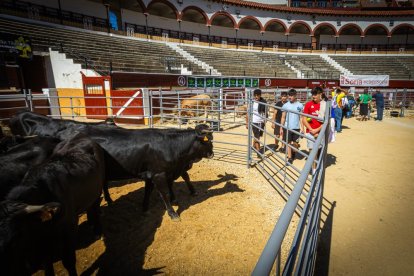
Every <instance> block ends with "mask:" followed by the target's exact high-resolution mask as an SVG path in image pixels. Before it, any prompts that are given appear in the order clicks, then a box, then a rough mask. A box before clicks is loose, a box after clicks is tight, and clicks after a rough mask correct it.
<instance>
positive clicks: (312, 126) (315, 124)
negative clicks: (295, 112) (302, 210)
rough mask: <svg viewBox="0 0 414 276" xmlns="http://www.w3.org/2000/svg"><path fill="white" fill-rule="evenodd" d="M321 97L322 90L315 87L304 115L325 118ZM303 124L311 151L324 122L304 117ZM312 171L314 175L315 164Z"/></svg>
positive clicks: (304, 109)
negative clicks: (322, 112)
mask: <svg viewBox="0 0 414 276" xmlns="http://www.w3.org/2000/svg"><path fill="white" fill-rule="evenodd" d="M321 95H322V88H320V87H315V88H314V89H312V100H311V101H309V102H307V103H306V104H305V107H304V108H303V113H304V114H309V115H312V116H315V117H320V118H324V115H325V114H321V100H322V98H321ZM325 105H326V104H325ZM325 110H326V109H325ZM302 123H303V125H304V126H305V127H306V138H307V146H308V149H309V151H310V150H312V149H313V145H314V142H313V141H314V140H315V139H316V138H317V137H318V135H319V132H320V131H321V129H322V122H321V121H319V120H316V119H313V118H308V117H306V116H303V117H302ZM312 169H313V170H312V173H314V172H315V170H316V163H313V165H312Z"/></svg>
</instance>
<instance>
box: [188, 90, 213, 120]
mask: <svg viewBox="0 0 414 276" xmlns="http://www.w3.org/2000/svg"><path fill="white" fill-rule="evenodd" d="M209 106H211V98H210V96H209V95H206V94H201V95H195V96H192V97H189V98H186V99H184V100H182V101H181V115H182V116H188V117H196V115H197V111H198V109H201V108H204V117H205V118H207V108H208V107H209Z"/></svg>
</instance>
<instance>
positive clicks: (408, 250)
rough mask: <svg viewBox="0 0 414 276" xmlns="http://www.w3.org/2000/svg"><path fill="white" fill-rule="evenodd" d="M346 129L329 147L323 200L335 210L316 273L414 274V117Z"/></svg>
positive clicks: (353, 122) (356, 123) (351, 125)
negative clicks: (321, 265) (321, 263)
mask: <svg viewBox="0 0 414 276" xmlns="http://www.w3.org/2000/svg"><path fill="white" fill-rule="evenodd" d="M344 125H345V127H344V129H343V132H342V133H340V134H339V135H338V136H337V141H336V142H335V143H332V144H330V145H329V149H328V152H329V154H330V159H331V165H330V166H329V167H328V168H327V171H326V181H325V183H326V185H325V191H324V197H325V199H327V200H329V201H331V202H333V201H336V207H335V208H334V210H333V224H332V229H331V230H332V232H331V233H332V235H331V237H330V238H325V240H324V241H323V244H322V245H323V247H324V250H323V252H324V253H327V252H328V253H329V251H330V258H329V260H328V261H327V262H326V263H325V266H324V268H322V269H320V270H319V271H317V272H318V273H316V275H327V273H328V272H329V275H414V262H413V256H414V230H413V229H414V219H413V218H414V215H413V214H414V204H413V199H414V171H413V169H414V140H413V133H414V119H413V118H385V119H384V120H383V122H376V121H374V120H371V121H367V122H360V121H357V120H355V119H348V120H345V121H344ZM328 228H329V227H328ZM328 230H329V229H328ZM327 232H329V231H327ZM329 240H330V242H329Z"/></svg>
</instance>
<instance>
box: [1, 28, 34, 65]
mask: <svg viewBox="0 0 414 276" xmlns="http://www.w3.org/2000/svg"><path fill="white" fill-rule="evenodd" d="M0 52H6V53H11V54H16V55H17V56H19V57H21V58H29V59H31V58H32V56H33V53H32V44H31V41H30V39H29V38H27V37H24V36H17V35H11V34H6V33H0Z"/></svg>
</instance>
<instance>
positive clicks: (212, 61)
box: [180, 45, 296, 78]
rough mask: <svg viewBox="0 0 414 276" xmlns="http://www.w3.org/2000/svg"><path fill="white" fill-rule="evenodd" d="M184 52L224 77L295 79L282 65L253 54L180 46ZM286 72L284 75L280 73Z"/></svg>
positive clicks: (292, 73) (291, 72)
mask: <svg viewBox="0 0 414 276" xmlns="http://www.w3.org/2000/svg"><path fill="white" fill-rule="evenodd" d="M180 47H182V48H183V49H184V50H185V51H187V52H188V53H190V54H191V55H193V56H194V57H196V58H197V59H199V60H201V61H204V62H206V63H207V64H209V65H211V66H213V67H214V69H217V70H218V71H219V72H220V73H222V75H224V76H257V77H275V76H277V77H283V78H288V77H292V78H295V77H296V75H295V73H294V72H293V71H292V70H290V69H289V68H288V67H286V66H285V65H284V64H278V65H280V67H278V66H277V65H272V64H270V63H269V64H268V63H265V62H263V60H262V59H261V58H259V56H258V55H257V54H256V53H254V52H247V51H235V50H225V49H212V48H199V47H192V46H187V45H182V46H180ZM282 72H286V73H282Z"/></svg>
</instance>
